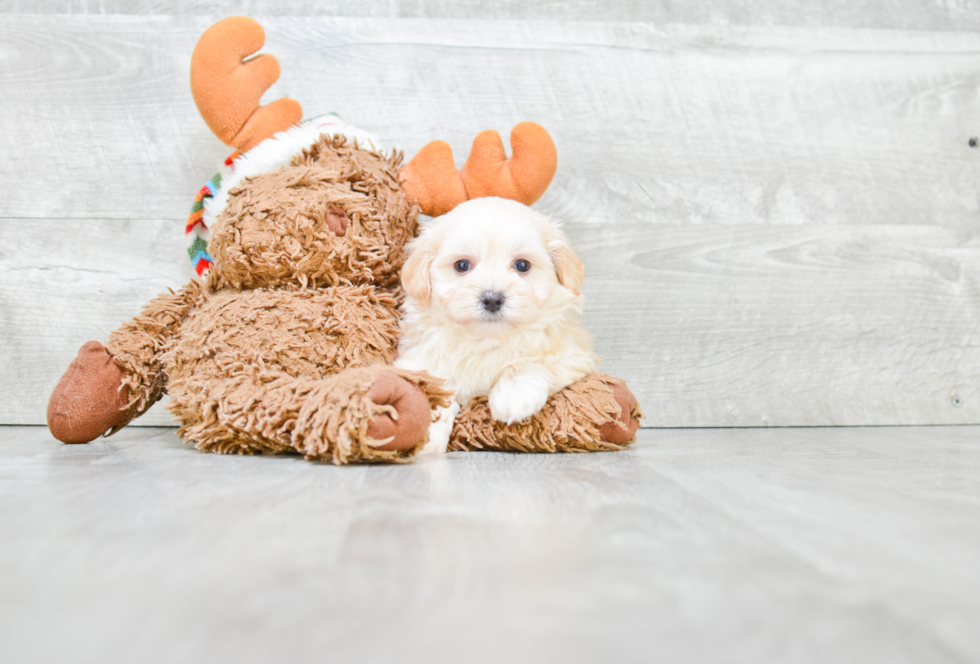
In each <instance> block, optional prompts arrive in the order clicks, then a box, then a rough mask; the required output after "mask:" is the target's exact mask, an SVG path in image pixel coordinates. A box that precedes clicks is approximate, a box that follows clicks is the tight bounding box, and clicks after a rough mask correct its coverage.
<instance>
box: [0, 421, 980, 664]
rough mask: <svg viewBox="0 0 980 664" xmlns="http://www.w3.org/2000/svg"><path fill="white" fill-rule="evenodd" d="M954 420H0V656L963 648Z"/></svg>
mask: <svg viewBox="0 0 980 664" xmlns="http://www.w3.org/2000/svg"><path fill="white" fill-rule="evenodd" d="M978 563H980V427H933V428H870V429H857V428H854V429H739V430H732V429H707V430H643V431H641V433H640V437H639V441H638V442H637V444H636V445H635V446H634V447H633V448H632V449H630V450H628V451H626V452H620V453H609V454H593V455H553V456H545V455H542V456H518V455H506V454H494V453H469V454H466V453H457V454H451V455H448V456H445V457H442V458H436V459H427V460H423V461H418V462H416V463H413V464H411V465H406V466H399V467H390V466H389V467H346V468H335V467H331V466H325V465H316V464H312V463H307V462H304V461H302V460H301V459H298V458H289V457H265V458H258V457H251V458H250V457H222V456H216V455H208V454H202V453H199V452H197V451H195V450H193V449H191V448H189V447H185V446H184V445H183V444H182V443H180V442H179V441H178V439H177V438H176V436H175V434H174V430H173V429H164V428H157V429H151V428H129V429H126V430H124V431H123V432H121V433H120V434H118V435H116V436H115V437H113V438H109V439H105V440H103V441H100V442H97V443H94V444H90V445H83V446H64V445H61V444H60V443H57V442H56V441H54V440H53V439H52V438H51V437H50V436H49V434H48V432H47V430H46V429H44V428H41V427H3V428H0V570H3V572H2V574H0V661H4V662H74V663H79V664H81V663H84V662H100V663H101V664H106V663H109V662H204V661H207V662H237V663H244V662H286V661H288V662H313V661H317V662H326V661H332V662H393V661H400V662H426V663H436V662H600V661H601V662H654V661H669V662H753V663H757V662H821V663H822V662H862V663H866V662H878V661H882V662H883V661H887V662H912V661H915V662H969V661H974V662H975V661H978V660H980V629H977V626H978V625H980V571H978Z"/></svg>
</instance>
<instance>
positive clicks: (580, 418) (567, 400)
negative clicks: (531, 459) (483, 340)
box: [449, 374, 643, 452]
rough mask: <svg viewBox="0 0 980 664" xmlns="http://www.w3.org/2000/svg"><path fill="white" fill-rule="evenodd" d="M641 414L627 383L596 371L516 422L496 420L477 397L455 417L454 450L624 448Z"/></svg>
mask: <svg viewBox="0 0 980 664" xmlns="http://www.w3.org/2000/svg"><path fill="white" fill-rule="evenodd" d="M642 417H643V414H642V413H641V412H640V407H639V404H637V401H636V398H635V397H634V396H633V394H632V392H630V390H629V388H628V387H626V384H625V383H624V382H622V381H621V380H619V379H618V378H613V377H612V376H607V375H606V374H592V375H591V376H586V377H585V378H583V379H582V380H580V381H578V382H577V383H573V384H572V385H569V386H568V387H566V388H565V389H563V390H559V391H558V392H556V393H554V394H552V395H551V396H550V397H549V398H548V401H547V402H546V403H545V405H544V408H542V409H541V410H540V411H539V412H538V413H536V414H535V415H532V416H531V417H530V418H528V419H526V420H524V421H521V422H515V423H514V424H504V423H503V422H499V421H497V420H495V419H494V418H493V415H492V414H491V412H490V407H489V405H488V404H487V399H486V397H479V398H477V399H474V400H473V401H471V402H470V403H469V405H467V406H466V407H464V408H463V410H462V412H460V414H459V416H458V417H457V418H456V425H455V427H454V428H453V435H452V439H451V441H450V444H449V449H450V450H451V451H452V450H497V451H503V452H599V451H613V450H621V449H623V448H624V447H626V446H627V445H629V444H631V443H632V442H633V441H634V440H635V438H636V430H637V427H638V426H639V420H640V418H642Z"/></svg>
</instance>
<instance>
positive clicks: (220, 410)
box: [48, 17, 639, 464]
mask: <svg viewBox="0 0 980 664" xmlns="http://www.w3.org/2000/svg"><path fill="white" fill-rule="evenodd" d="M264 40H265V35H264V32H263V30H262V28H261V26H260V25H259V24H258V23H256V22H255V21H253V20H252V19H248V18H244V17H234V18H229V19H225V20H223V21H220V22H219V23H217V24H215V25H213V26H212V27H211V28H209V29H208V30H207V31H206V32H205V33H204V34H203V35H202V37H201V38H200V40H199V42H198V44H197V47H196V48H195V51H194V54H193V57H192V61H191V87H192V92H193V94H194V99H195V101H196V103H197V106H198V108H199V110H200V112H201V115H202V116H203V117H204V119H205V121H206V122H207V123H208V126H209V127H210V128H211V129H212V131H213V132H214V133H215V135H216V136H217V137H218V138H219V139H221V140H222V141H224V142H226V143H227V144H229V145H231V146H234V147H236V148H237V152H235V153H234V154H233V155H232V156H231V157H230V158H229V160H228V161H227V162H226V165H225V167H224V169H223V170H222V172H221V173H219V175H217V176H215V178H213V179H212V180H211V182H209V183H208V185H207V186H206V187H205V188H204V189H203V190H202V192H201V194H199V196H198V200H197V202H196V203H195V206H194V208H193V211H192V214H191V218H190V220H189V223H188V226H189V228H188V231H189V234H190V236H191V237H192V238H193V240H194V244H193V245H192V249H191V254H192V260H193V261H194V263H195V267H196V268H197V272H198V278H194V279H192V280H191V281H190V282H189V283H188V284H187V285H185V286H184V287H183V288H181V289H180V290H178V291H177V292H168V293H164V294H163V295H160V296H158V297H156V298H155V299H153V300H151V301H150V302H149V304H147V305H146V306H145V307H144V308H143V310H142V312H141V313H140V314H139V315H138V316H136V317H135V318H134V319H132V320H131V321H129V322H128V323H125V324H124V325H123V326H122V327H120V328H119V329H118V330H116V331H115V332H113V333H112V334H111V335H110V336H109V340H108V342H107V343H106V344H105V345H103V344H101V343H99V342H98V341H89V342H88V343H86V344H84V345H83V346H82V347H81V350H80V351H79V353H78V357H76V358H75V360H74V361H73V362H72V363H71V365H70V366H69V367H68V369H67V371H66V372H65V374H64V376H63V377H62V378H61V380H60V382H59V383H58V385H57V386H56V387H55V389H54V392H53V394H52V395H51V399H50V402H49V405H48V426H49V428H50V430H51V433H52V434H53V435H54V436H55V437H56V438H57V439H59V440H61V441H63V442H66V443H84V442H89V441H91V440H93V439H95V438H97V437H98V436H100V435H103V434H105V435H109V434H111V433H114V432H115V431H118V430H119V429H121V428H122V427H124V426H126V425H127V424H128V423H129V422H131V421H132V420H133V419H134V418H136V417H138V416H139V415H140V414H142V413H143V412H145V411H146V410H147V409H148V408H149V407H150V406H151V405H152V404H153V403H155V402H156V401H157V400H158V399H160V398H161V397H162V396H163V394H165V393H167V394H169V395H170V397H171V403H170V404H169V408H170V410H171V412H172V413H173V414H174V416H175V418H176V419H177V420H178V421H179V423H180V429H179V430H178V435H179V436H180V437H181V438H183V439H184V440H185V441H188V442H192V443H194V444H195V445H196V447H197V448H198V449H200V450H204V451H208V452H219V453H238V454H253V453H282V452H290V453H299V454H302V455H304V456H305V457H306V458H308V459H314V460H323V461H327V462H330V463H335V464H345V463H352V462H400V461H405V460H407V459H410V458H411V457H413V456H414V455H415V454H417V453H418V451H419V450H420V449H422V447H423V445H424V444H425V442H426V438H427V435H428V427H429V424H430V422H431V420H432V413H433V411H434V410H435V409H437V408H438V407H440V406H445V405H446V392H445V391H444V390H443V389H442V387H441V385H440V382H439V381H438V380H436V379H435V378H433V377H431V376H429V375H428V374H425V373H422V372H411V371H405V370H401V369H398V368H395V367H394V366H392V362H393V360H394V359H395V356H396V351H397V347H398V339H399V328H398V318H399V305H400V303H401V302H402V300H403V295H402V292H401V287H400V285H399V270H400V268H401V266H402V264H403V263H404V261H405V245H406V243H407V242H408V241H409V240H411V239H412V238H413V237H415V236H416V235H417V233H418V230H419V222H418V219H417V216H418V212H419V210H421V211H423V212H426V213H427V214H430V215H438V214H442V213H445V212H447V211H449V210H451V209H452V208H453V207H454V206H455V205H457V204H459V203H460V202H462V201H465V200H467V199H469V198H473V197H477V196H489V195H495V196H500V197H507V198H512V199H515V200H519V201H521V202H523V203H525V204H530V203H533V202H534V201H535V200H537V199H538V197H540V196H541V194H542V193H543V192H544V191H545V189H546V188H547V186H548V184H549V183H550V181H551V178H552V176H553V175H554V172H555V168H556V165H557V156H556V152H555V147H554V144H553V143H552V141H551V138H550V137H549V136H548V134H547V132H545V131H544V129H542V128H541V127H539V126H537V125H534V124H531V123H522V124H520V125H518V126H517V127H516V128H515V129H514V131H513V133H512V135H511V143H512V151H513V156H512V157H511V158H510V159H507V158H506V155H505V153H504V148H503V144H502V142H501V140H500V137H499V136H498V135H497V133H496V132H492V131H490V132H484V133H482V134H480V136H478V137H477V139H476V141H475V142H474V146H473V150H472V152H471V155H470V157H469V160H468V161H467V163H466V165H465V166H464V167H463V168H462V169H461V170H459V171H457V170H456V168H455V166H454V164H453V157H452V153H451V151H450V150H449V146H448V145H447V144H445V143H442V142H436V143H431V144H429V145H427V146H426V147H425V148H423V149H422V150H421V151H420V152H419V154H418V155H417V156H416V157H415V159H413V160H412V162H411V163H409V164H407V165H405V166H404V167H403V166H402V158H401V155H400V154H399V153H397V152H394V153H391V154H389V155H387V156H386V155H385V154H383V153H381V152H380V151H379V150H378V148H377V141H376V139H374V138H373V137H372V136H371V135H370V134H367V133H366V132H362V131H361V130H358V129H356V128H354V127H352V126H350V125H347V124H346V123H344V122H342V121H341V120H340V119H339V118H337V117H336V116H334V115H328V116H320V117H317V118H314V119H312V120H306V121H303V120H302V110H301V108H300V105H299V104H298V103H297V102H296V101H294V100H292V99H279V100H277V101H275V102H272V103H270V104H268V105H267V106H259V103H258V102H259V99H260V98H261V96H262V93H263V92H264V91H265V90H266V89H267V88H268V87H269V86H270V85H272V83H273V82H274V81H275V80H276V79H277V78H278V76H279V66H278V63H277V62H276V60H275V58H273V57H272V56H270V55H260V56H258V57H255V58H251V59H246V58H248V56H250V55H252V54H253V53H255V52H256V51H257V50H258V49H259V48H261V46H262V44H263V43H264ZM638 417H639V410H638V407H637V404H636V400H635V399H634V398H633V395H632V394H631V393H630V391H629V390H628V389H627V388H626V386H625V385H624V384H623V383H622V382H621V381H619V380H617V379H614V378H611V377H609V376H605V375H601V374H595V375H591V376H588V377H586V378H585V379H583V380H581V381H579V382H578V383H575V384H573V385H571V386H569V387H567V388H565V389H564V390H562V391H560V392H558V393H556V394H554V395H552V396H551V398H550V399H549V401H548V403H547V404H546V406H545V407H544V409H542V410H541V411H540V412H539V413H538V414H537V415H535V416H533V417H531V418H529V419H528V420H527V421H524V422H518V423H515V424H512V425H505V424H502V423H500V422H496V421H494V420H493V419H492V418H491V417H490V414H489V409H488V407H487V405H486V401H485V400H482V401H481V400H474V401H473V402H472V403H471V404H470V405H468V406H466V407H464V409H463V411H462V412H461V413H460V415H459V417H458V419H457V423H456V428H455V429H454V432H453V437H452V441H451V444H450V449H455V450H466V449H495V450H510V451H525V452H555V451H589V450H613V449H621V448H622V447H623V446H624V445H626V444H628V443H630V442H632V440H633V438H634V434H635V431H636V426H637V418H638Z"/></svg>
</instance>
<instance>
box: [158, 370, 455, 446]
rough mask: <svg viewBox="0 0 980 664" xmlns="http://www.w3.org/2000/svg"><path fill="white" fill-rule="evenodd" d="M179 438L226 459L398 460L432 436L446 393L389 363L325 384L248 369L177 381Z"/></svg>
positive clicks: (172, 392) (336, 376) (345, 374)
mask: <svg viewBox="0 0 980 664" xmlns="http://www.w3.org/2000/svg"><path fill="white" fill-rule="evenodd" d="M168 392H169V393H170V396H171V398H172V400H173V402H172V404H171V405H170V409H171V410H172V411H173V413H174V414H175V415H176V416H177V417H178V419H180V420H181V422H183V423H184V424H183V426H182V427H181V428H180V430H179V431H178V432H177V433H178V435H180V436H181V437H182V438H184V439H185V440H187V441H188V442H193V443H195V445H196V446H197V448H198V449H201V450H204V451H207V452H218V453H224V454H236V453H237V454H256V453H280V452H299V453H300V454H303V455H304V456H306V457H307V458H308V459H317V460H322V461H327V462H330V463H335V464H346V463H357V462H389V463H392V462H395V463H397V462H399V461H404V460H406V459H408V458H410V457H412V456H413V455H414V454H415V453H416V452H417V451H418V450H419V449H420V448H421V447H422V445H424V443H425V441H426V439H427V436H428V426H429V422H430V417H431V412H432V409H433V408H434V407H435V406H439V405H445V404H446V403H448V401H447V399H446V395H447V393H446V392H445V391H444V390H442V389H441V388H440V387H439V384H438V382H437V381H436V380H435V379H433V378H431V377H430V376H428V375H427V374H424V373H414V372H409V371H403V370H400V369H395V368H392V367H387V366H385V365H375V366H371V367H361V368H355V369H345V370H344V371H341V372H340V373H338V374H334V375H332V376H328V377H326V378H323V379H319V380H317V379H310V378H296V377H293V376H289V375H285V374H283V373H281V372H278V373H277V374H275V375H274V374H273V373H272V372H271V371H269V370H261V369H257V368H254V367H253V368H249V369H247V370H243V371H241V372H239V373H237V374H232V375H228V376H225V377H217V376H215V377H209V376H207V375H201V374H200V373H191V374H190V375H188V376H187V377H171V382H170V386H169V389H168Z"/></svg>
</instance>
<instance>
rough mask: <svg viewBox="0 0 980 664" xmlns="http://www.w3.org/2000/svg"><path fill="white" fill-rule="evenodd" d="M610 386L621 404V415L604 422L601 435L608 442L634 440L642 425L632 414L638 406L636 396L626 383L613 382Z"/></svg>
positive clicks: (620, 443) (619, 443)
mask: <svg viewBox="0 0 980 664" xmlns="http://www.w3.org/2000/svg"><path fill="white" fill-rule="evenodd" d="M610 387H611V388H612V391H613V397H615V399H616V403H618V404H619V408H620V412H619V417H618V418H616V419H614V420H611V421H609V422H606V423H605V424H602V425H601V426H600V427H599V435H600V437H601V438H602V440H604V441H605V442H607V443H614V444H616V445H625V444H626V443H628V442H630V441H631V440H633V438H634V436H636V430H637V428H639V426H640V422H639V420H637V419H636V418H634V417H631V416H630V413H632V412H633V408H634V407H635V406H636V397H634V396H633V393H632V392H630V389H629V388H628V387H626V385H625V384H624V383H612V384H611V385H610Z"/></svg>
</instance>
